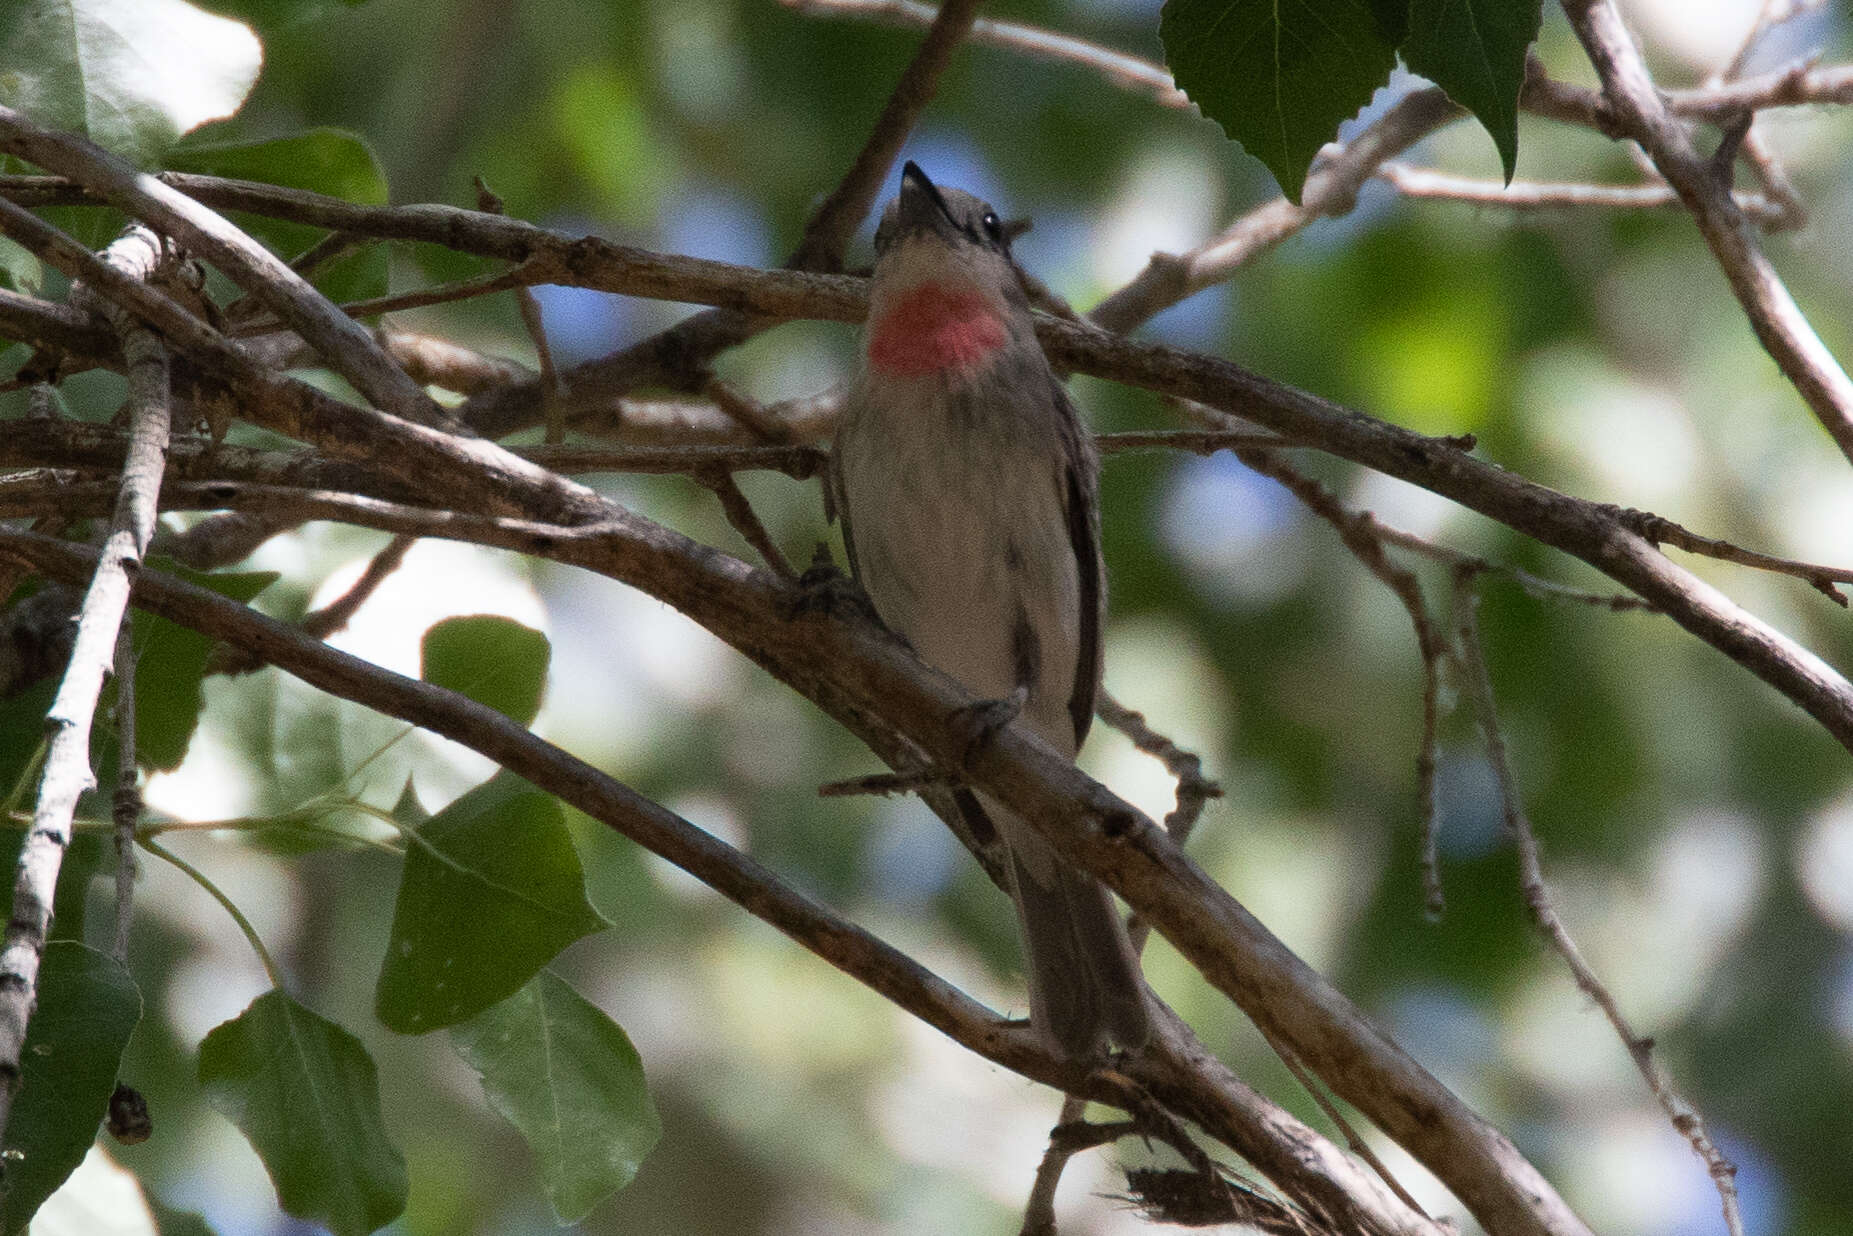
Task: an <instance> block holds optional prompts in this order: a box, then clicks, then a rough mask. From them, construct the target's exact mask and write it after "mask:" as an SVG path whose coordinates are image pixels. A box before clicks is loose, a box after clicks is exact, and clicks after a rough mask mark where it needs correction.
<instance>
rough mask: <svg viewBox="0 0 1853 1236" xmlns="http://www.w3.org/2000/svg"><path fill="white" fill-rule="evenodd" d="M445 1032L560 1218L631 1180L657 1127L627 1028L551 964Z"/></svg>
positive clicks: (574, 1216) (579, 1213)
mask: <svg viewBox="0 0 1853 1236" xmlns="http://www.w3.org/2000/svg"><path fill="white" fill-rule="evenodd" d="M450 1035H451V1041H452V1043H454V1044H455V1045H456V1048H457V1051H458V1054H460V1055H461V1056H462V1057H463V1058H464V1059H465V1060H466V1061H468V1062H469V1064H470V1067H471V1068H473V1069H475V1070H476V1071H477V1072H478V1073H479V1074H481V1075H482V1080H483V1091H484V1093H485V1094H487V1095H488V1096H489V1103H490V1105H491V1106H492V1107H494V1108H495V1110H496V1111H498V1112H500V1113H501V1114H502V1115H503V1116H504V1117H505V1118H506V1119H507V1120H508V1122H509V1123H510V1124H512V1125H514V1126H515V1128H516V1129H518V1130H519V1131H520V1133H521V1136H522V1138H523V1139H524V1140H525V1141H526V1142H527V1144H528V1148H529V1149H530V1150H532V1151H533V1152H534V1157H535V1159H536V1160H537V1161H538V1162H539V1164H540V1169H541V1180H542V1183H543V1184H544V1186H545V1187H546V1190H547V1200H548V1202H549V1203H551V1204H552V1206H553V1211H554V1213H555V1214H556V1215H558V1216H559V1218H560V1221H561V1222H562V1223H576V1222H578V1221H579V1220H580V1219H582V1218H584V1217H585V1216H586V1215H587V1214H588V1213H589V1212H590V1211H591V1209H592V1208H593V1207H594V1206H596V1205H598V1203H599V1202H601V1201H603V1200H604V1199H605V1198H607V1197H609V1196H610V1195H611V1194H613V1193H615V1192H617V1191H618V1190H619V1189H622V1188H623V1187H624V1186H625V1185H627V1184H629V1183H630V1182H631V1179H632V1178H633V1177H635V1176H636V1174H637V1168H638V1165H639V1164H641V1163H642V1162H643V1159H644V1156H645V1155H647V1154H649V1153H650V1150H651V1148H652V1147H654V1146H655V1145H656V1142H657V1139H658V1138H660V1137H661V1136H662V1133H663V1123H662V1120H661V1119H660V1118H659V1117H658V1116H657V1114H656V1105H655V1104H654V1103H652V1102H651V1101H650V1092H649V1090H648V1089H647V1088H646V1087H645V1086H644V1080H643V1062H642V1061H641V1060H639V1059H638V1058H637V1049H636V1048H634V1047H632V1046H631V1041H630V1038H629V1036H627V1035H626V1034H625V1033H624V1030H623V1028H622V1027H620V1026H619V1025H618V1024H617V1023H616V1022H614V1021H612V1020H611V1019H610V1018H609V1017H607V1016H605V1014H604V1013H603V1012H602V1011H600V1010H599V1008H598V1007H597V1006H596V1005H594V1004H592V1003H591V1002H590V1001H589V1000H587V999H586V998H585V997H583V996H581V995H580V994H579V993H578V992H576V991H574V990H573V989H572V988H571V987H570V986H568V985H567V984H566V982H565V981H564V980H562V979H560V978H558V977H557V976H555V975H554V974H552V973H551V972H549V971H545V970H543V971H541V972H540V973H539V974H537V975H535V976H534V978H533V980H532V981H531V982H529V983H528V985H527V986H525V987H523V988H522V989H521V990H520V991H518V992H516V993H515V994H514V995H512V996H510V997H509V998H508V999H506V1000H504V1001H502V1002H501V1003H500V1004H497V1005H495V1006H494V1007H492V1008H490V1009H487V1010H485V1011H484V1012H482V1013H480V1014H478V1015H477V1016H476V1017H474V1018H472V1019H471V1020H469V1021H466V1022H464V1023H463V1024H461V1025H458V1026H453V1027H452V1028H451V1032H450Z"/></svg>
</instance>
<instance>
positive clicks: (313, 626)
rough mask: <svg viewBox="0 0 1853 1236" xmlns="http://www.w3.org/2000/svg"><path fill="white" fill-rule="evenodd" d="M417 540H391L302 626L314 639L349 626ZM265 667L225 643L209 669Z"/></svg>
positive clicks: (399, 537)
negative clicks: (339, 593)
mask: <svg viewBox="0 0 1853 1236" xmlns="http://www.w3.org/2000/svg"><path fill="white" fill-rule="evenodd" d="M416 544H418V538H417V537H414V536H406V535H405V534H403V533H400V534H398V535H395V536H394V537H393V538H392V539H391V540H389V541H387V542H386V544H385V545H384V546H383V547H382V548H381V549H380V551H379V552H378V553H376V554H374V555H373V557H372V558H370V559H368V561H367V567H366V570H364V571H362V572H361V573H360V578H359V579H357V580H355V581H354V582H353V584H352V585H351V586H350V587H349V588H348V590H347V591H346V592H344V593H342V594H341V595H340V596H338V597H336V598H335V599H334V600H332V601H330V602H329V603H328V604H326V605H324V606H322V607H321V608H320V609H317V610H311V611H310V612H309V613H307V614H304V615H303V618H302V621H301V622H299V623H298V624H297V625H298V626H299V627H301V628H302V633H303V634H304V635H307V636H309V637H310V638H311V639H327V638H328V637H329V636H331V635H333V634H334V633H335V632H337V631H339V630H341V629H342V628H343V627H345V626H347V624H348V621H349V620H350V619H352V618H353V617H354V615H355V614H357V613H359V612H360V607H361V606H362V605H365V604H366V603H367V599H368V598H369V597H371V596H372V595H373V593H374V591H375V590H376V589H378V588H379V586H380V585H381V584H383V583H385V582H386V580H387V579H388V578H389V577H390V576H391V575H392V573H393V572H394V571H396V570H398V569H399V564H400V563H402V562H404V561H405V555H406V551H407V550H409V549H411V548H412V546H414V545H416ZM262 667H263V662H261V661H256V660H253V659H252V658H251V656H250V655H249V654H248V653H246V652H244V651H242V650H240V649H236V648H232V647H230V646H228V645H224V644H221V645H220V646H219V647H218V648H217V649H215V650H214V655H213V658H212V661H211V664H210V666H209V669H210V671H211V672H212V673H215V674H225V675H228V676H230V677H234V678H235V677H237V676H238V675H240V674H249V673H251V672H252V671H254V670H257V669H261V668H262Z"/></svg>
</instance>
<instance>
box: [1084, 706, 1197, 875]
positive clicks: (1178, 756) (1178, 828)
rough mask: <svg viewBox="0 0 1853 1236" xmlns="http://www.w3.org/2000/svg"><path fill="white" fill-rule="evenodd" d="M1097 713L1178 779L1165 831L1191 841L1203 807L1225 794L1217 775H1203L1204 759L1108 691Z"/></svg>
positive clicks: (1180, 841) (1180, 840)
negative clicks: (1153, 725) (1168, 736)
mask: <svg viewBox="0 0 1853 1236" xmlns="http://www.w3.org/2000/svg"><path fill="white" fill-rule="evenodd" d="M1094 715H1095V716H1097V717H1099V718H1100V719H1101V720H1102V721H1103V722H1105V723H1106V724H1108V725H1110V726H1112V727H1113V728H1114V729H1116V730H1118V731H1119V732H1120V733H1122V734H1124V735H1126V737H1127V738H1130V739H1131V740H1132V745H1133V746H1135V747H1137V748H1138V749H1139V750H1141V751H1143V752H1145V754H1147V755H1149V756H1151V757H1152V758H1153V759H1155V760H1157V761H1158V762H1159V763H1161V764H1163V765H1164V766H1165V771H1166V772H1168V773H1170V774H1171V776H1172V777H1173V778H1175V779H1176V781H1177V805H1176V806H1175V807H1173V808H1172V809H1171V812H1170V814H1168V815H1166V816H1165V819H1164V825H1165V831H1166V832H1168V833H1170V834H1171V839H1172V840H1173V841H1175V842H1176V843H1177V844H1178V845H1180V846H1182V845H1184V844H1185V843H1187V842H1188V841H1189V840H1190V834H1191V833H1192V832H1193V831H1194V830H1195V829H1196V827H1197V820H1198V819H1199V818H1200V817H1201V816H1202V815H1203V807H1204V805H1205V804H1206V803H1208V802H1209V800H1210V799H1212V798H1221V797H1222V786H1221V785H1220V784H1219V783H1218V782H1217V781H1216V779H1215V778H1214V777H1206V776H1204V775H1203V759H1202V757H1201V756H1199V755H1198V754H1197V753H1196V752H1194V751H1186V750H1185V749H1184V748H1182V747H1180V746H1178V745H1177V744H1176V743H1175V742H1173V741H1172V740H1171V739H1169V738H1166V737H1165V736H1164V735H1163V734H1160V733H1159V732H1158V731H1156V730H1154V729H1153V728H1152V727H1151V726H1150V725H1148V724H1146V720H1145V714H1144V713H1141V712H1137V711H1135V710H1133V709H1131V708H1128V707H1126V705H1124V704H1122V703H1120V702H1119V701H1118V700H1117V699H1115V698H1113V696H1111V695H1109V694H1108V693H1107V692H1106V691H1105V690H1102V691H1101V692H1100V694H1099V698H1098V699H1097V700H1096V702H1095V704H1094Z"/></svg>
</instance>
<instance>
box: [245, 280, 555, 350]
mask: <svg viewBox="0 0 1853 1236" xmlns="http://www.w3.org/2000/svg"><path fill="white" fill-rule="evenodd" d="M557 277H558V276H557V273H556V272H555V271H554V270H553V269H552V268H551V267H550V266H549V264H548V263H547V262H545V261H539V262H524V263H522V264H521V265H519V266H515V267H513V268H511V269H509V270H503V271H497V272H496V273H495V274H492V275H477V276H475V277H474V278H470V279H459V280H457V281H456V282H455V283H441V284H438V285H437V286H436V287H429V288H420V289H419V290H418V291H416V292H400V293H398V294H397V295H394V296H375V297H372V298H370V299H368V300H354V301H348V302H347V303H345V304H340V305H336V306H335V308H337V309H339V310H340V311H341V312H342V313H344V314H346V315H347V316H348V317H350V318H376V317H379V316H381V315H383V314H388V313H400V312H403V311H404V310H407V309H428V308H430V307H431V306H432V305H448V304H453V303H455V302H457V301H460V300H474V299H476V298H477V297H479V296H493V295H495V294H496V293H498V292H507V291H510V290H514V291H517V292H527V289H528V288H530V287H532V286H533V285H534V284H537V283H549V282H551V281H552V280H553V279H555V278H557ZM527 294H528V295H530V296H531V295H533V293H531V292H527ZM282 327H283V323H282V322H281V321H280V320H279V319H277V318H274V317H271V318H257V319H254V320H252V321H250V322H246V323H244V324H242V325H240V326H239V328H238V334H239V335H240V336H251V335H267V334H273V333H275V332H276V331H278V330H280V329H282ZM318 355H319V353H318Z"/></svg>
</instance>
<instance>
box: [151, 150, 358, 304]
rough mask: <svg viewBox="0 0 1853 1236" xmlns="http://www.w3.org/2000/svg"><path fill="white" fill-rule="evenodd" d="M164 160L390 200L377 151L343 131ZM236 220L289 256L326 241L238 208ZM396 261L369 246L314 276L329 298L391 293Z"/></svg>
mask: <svg viewBox="0 0 1853 1236" xmlns="http://www.w3.org/2000/svg"><path fill="white" fill-rule="evenodd" d="M165 163H166V165H167V166H168V167H169V168H171V169H172V170H174V171H177V172H197V173H199V174H200V175H203V176H226V177H230V178H231V179H234V180H256V181H261V182H262V183H264V184H269V185H283V186H285V187H287V188H291V189H307V190H309V191H311V192H314V193H322V194H326V195H328V196H329V197H338V198H341V199H343V200H344V201H349V202H356V203H359V204H360V205H362V206H384V205H385V204H386V203H387V201H388V198H389V194H388V191H387V185H386V173H385V172H384V171H382V170H381V168H380V162H379V159H377V158H376V157H375V156H374V154H373V151H372V149H371V148H370V147H369V146H368V145H367V143H366V142H364V141H363V140H361V138H360V137H359V136H358V135H356V134H353V133H348V132H344V131H343V130H340V129H311V130H309V131H308V132H306V133H298V134H294V135H292V136H290V137H279V138H275V139H273V140H271V141H265V142H235V143H231V142H203V141H199V140H197V139H195V140H192V141H186V142H182V143H181V144H180V145H178V146H176V147H175V148H174V149H173V150H171V151H169V152H168V155H167V158H166V160H165ZM232 220H233V222H235V223H237V224H238V226H240V227H242V228H244V229H245V230H246V231H247V232H250V233H251V235H253V236H255V237H257V238H258V239H259V240H261V241H263V242H264V243H265V244H266V245H268V246H269V247H270V248H271V249H273V250H275V251H276V252H278V253H280V254H282V255H283V256H285V257H290V258H293V257H295V256H296V255H297V254H299V253H301V252H302V251H303V250H305V249H307V248H308V247H309V246H310V245H312V244H314V243H315V242H316V241H318V240H320V239H321V237H322V230H321V229H320V228H316V227H312V226H310V225H308V224H306V223H290V222H287V221H285V220H282V219H266V218H263V217H262V216H259V215H249V214H245V213H243V212H241V211H234V212H233V213H232ZM390 260H391V253H390V251H389V250H388V249H387V247H386V246H385V245H380V244H368V245H363V246H361V247H360V248H359V249H358V250H356V251H354V252H352V253H349V254H346V255H344V256H342V257H339V258H336V259H335V260H333V261H331V262H329V263H327V264H326V265H324V266H321V267H319V268H317V269H316V270H315V272H314V273H313V274H312V275H311V279H312V280H313V282H314V283H315V286H316V287H317V288H318V289H319V290H320V291H321V292H322V294H323V295H325V296H327V297H328V298H330V299H331V300H335V301H353V300H366V299H369V298H371V297H375V296H384V295H385V294H386V286H387V274H388V266H389V264H390Z"/></svg>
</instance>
